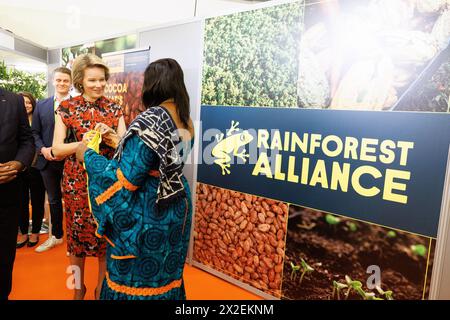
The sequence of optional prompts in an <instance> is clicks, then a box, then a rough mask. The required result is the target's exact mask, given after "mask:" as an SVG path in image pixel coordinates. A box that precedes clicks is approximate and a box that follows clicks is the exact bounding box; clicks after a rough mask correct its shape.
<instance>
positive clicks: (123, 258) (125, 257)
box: [111, 254, 136, 260]
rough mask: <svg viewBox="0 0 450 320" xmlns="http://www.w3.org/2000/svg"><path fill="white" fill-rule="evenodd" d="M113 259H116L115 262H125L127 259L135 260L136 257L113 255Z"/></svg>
mask: <svg viewBox="0 0 450 320" xmlns="http://www.w3.org/2000/svg"><path fill="white" fill-rule="evenodd" d="M111 258H112V259H115V260H125V259H135V258H136V256H116V255H114V254H112V255H111Z"/></svg>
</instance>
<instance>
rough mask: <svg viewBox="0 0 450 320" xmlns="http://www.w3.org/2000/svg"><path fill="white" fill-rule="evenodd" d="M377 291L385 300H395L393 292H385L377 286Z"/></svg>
mask: <svg viewBox="0 0 450 320" xmlns="http://www.w3.org/2000/svg"><path fill="white" fill-rule="evenodd" d="M376 289H377V291H378V293H379V294H381V295H382V296H385V298H386V299H387V300H394V296H393V293H392V291H391V290H387V291H384V290H383V289H381V287H379V286H376Z"/></svg>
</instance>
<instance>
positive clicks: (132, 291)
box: [106, 272, 182, 296]
mask: <svg viewBox="0 0 450 320" xmlns="http://www.w3.org/2000/svg"><path fill="white" fill-rule="evenodd" d="M106 282H107V284H108V287H110V288H111V290H114V291H116V292H118V293H123V294H126V295H129V296H156V295H160V294H164V293H166V292H169V291H170V290H172V289H175V288H179V287H181V284H182V280H181V279H178V280H174V281H172V282H171V283H169V284H167V285H165V286H162V287H157V288H152V287H146V288H145V287H144V288H134V287H127V286H124V285H121V284H118V283H115V282H113V281H112V280H111V279H110V278H109V273H108V272H106Z"/></svg>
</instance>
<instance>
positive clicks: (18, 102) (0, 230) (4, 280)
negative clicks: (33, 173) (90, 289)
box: [0, 88, 35, 300]
mask: <svg viewBox="0 0 450 320" xmlns="http://www.w3.org/2000/svg"><path fill="white" fill-rule="evenodd" d="M34 153H35V150H34V141H33V136H32V134H31V129H30V125H29V123H28V117H27V113H26V110H25V104H24V100H23V97H21V96H19V95H16V94H14V93H11V92H8V91H5V90H3V89H1V88H0V299H1V300H5V299H8V296H9V293H10V292H11V287H12V270H13V265H14V259H15V257H16V240H17V239H16V238H17V231H18V224H19V206H20V197H19V191H20V190H21V188H20V178H19V177H20V176H19V173H20V172H21V171H23V170H24V169H25V168H26V167H29V166H30V165H31V162H32V161H33V157H34Z"/></svg>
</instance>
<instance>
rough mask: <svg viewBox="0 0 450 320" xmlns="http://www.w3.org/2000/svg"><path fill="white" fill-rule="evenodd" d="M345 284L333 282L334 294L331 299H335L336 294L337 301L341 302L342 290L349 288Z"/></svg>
mask: <svg viewBox="0 0 450 320" xmlns="http://www.w3.org/2000/svg"><path fill="white" fill-rule="evenodd" d="M347 287H348V286H347V285H346V284H345V283H340V282H337V281H334V280H333V293H332V294H331V299H334V294H335V293H336V296H337V299H338V300H341V296H340V292H341V290H342V289H345V288H347Z"/></svg>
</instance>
